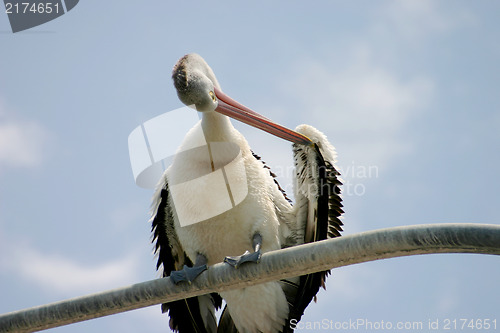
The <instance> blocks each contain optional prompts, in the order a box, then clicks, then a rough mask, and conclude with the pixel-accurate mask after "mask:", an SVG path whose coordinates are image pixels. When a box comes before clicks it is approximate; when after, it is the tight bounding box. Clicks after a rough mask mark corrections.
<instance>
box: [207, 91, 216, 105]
mask: <svg viewBox="0 0 500 333" xmlns="http://www.w3.org/2000/svg"><path fill="white" fill-rule="evenodd" d="M208 94H209V95H210V97H212V101H214V103H215V102H217V97H216V96H215V93H214V92H213V91H210V92H209V93H208Z"/></svg>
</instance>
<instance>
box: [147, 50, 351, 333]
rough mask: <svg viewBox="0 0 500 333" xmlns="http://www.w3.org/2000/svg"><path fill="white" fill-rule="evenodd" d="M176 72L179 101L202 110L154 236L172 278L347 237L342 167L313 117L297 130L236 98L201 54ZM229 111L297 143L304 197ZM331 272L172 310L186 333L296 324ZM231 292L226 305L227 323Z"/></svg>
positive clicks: (170, 173)
mask: <svg viewBox="0 0 500 333" xmlns="http://www.w3.org/2000/svg"><path fill="white" fill-rule="evenodd" d="M172 79H173V81H174V86H175V89H176V90H177V95H178V97H179V99H180V100H181V101H182V102H183V103H184V104H186V105H188V106H191V107H194V108H195V109H196V110H197V111H199V112H201V113H202V117H201V120H200V121H199V122H198V123H197V124H196V125H195V126H194V127H193V128H192V129H191V130H190V131H189V132H188V133H187V135H186V136H185V138H184V140H183V142H182V144H181V145H180V147H179V149H178V152H177V154H176V156H175V158H174V160H173V162H172V164H171V165H170V166H169V167H168V169H167V170H166V171H165V173H164V174H163V176H162V177H161V179H160V181H159V183H158V185H157V188H156V191H155V194H154V196H153V203H152V213H151V216H152V217H151V222H152V233H153V242H154V243H155V245H154V249H155V254H156V255H157V256H158V262H157V269H158V270H160V272H161V271H162V274H163V276H164V277H166V276H170V277H171V279H172V280H173V281H174V282H175V283H190V282H191V281H193V280H194V279H196V277H197V276H198V275H199V274H201V273H202V272H203V271H204V270H206V269H207V267H210V266H211V265H213V264H215V263H219V262H222V261H224V262H226V263H227V264H228V265H231V266H233V267H234V268H235V269H237V268H238V267H240V265H248V264H250V263H253V264H258V262H259V260H260V257H261V255H262V253H265V252H268V251H273V250H279V249H283V248H286V247H290V246H295V245H299V244H303V243H308V242H314V241H318V240H322V239H326V238H331V237H337V236H340V231H342V228H341V226H342V222H341V221H340V220H339V217H340V215H341V214H342V213H343V211H342V200H341V197H340V188H339V186H340V185H341V181H340V179H339V176H340V174H339V172H338V171H337V170H336V168H335V164H334V163H335V159H336V153H335V150H334V148H333V146H332V145H331V144H330V143H329V142H328V140H327V138H326V136H325V135H324V134H323V133H321V132H319V131H318V130H316V129H315V128H313V127H312V126H309V125H300V126H298V127H297V128H296V129H295V131H293V130H290V129H287V128H285V127H283V126H281V125H278V124H276V123H274V122H273V121H271V120H269V119H268V118H266V117H264V116H262V115H260V114H258V113H256V112H254V111H252V110H251V109H249V108H247V107H245V106H244V105H242V104H240V103H238V102H236V101H235V100H233V99H232V98H230V97H229V96H227V95H226V94H225V93H223V92H222V89H221V87H220V85H219V83H218V81H217V79H216V77H215V75H214V72H213V71H212V69H211V68H210V67H209V66H208V64H207V63H206V62H205V60H204V59H203V58H202V57H201V56H199V55H197V54H188V55H185V56H184V57H182V58H181V59H179V61H178V62H177V63H176V65H175V66H174V68H173V73H172ZM229 117H231V118H234V119H236V120H239V121H242V122H244V123H246V124H249V125H251V126H254V127H256V128H259V129H261V130H263V131H266V132H268V133H270V134H273V135H275V136H277V137H279V138H282V139H285V140H288V141H290V142H292V150H293V157H294V162H295V179H294V194H295V204H294V205H292V204H291V202H290V200H289V199H288V198H287V197H286V195H285V193H284V191H283V190H282V189H281V187H280V186H279V184H278V182H277V181H276V179H275V175H274V174H273V173H272V172H270V169H269V168H268V167H267V166H266V165H265V163H264V162H263V161H262V160H261V159H260V157H259V156H257V155H256V154H254V153H253V151H252V150H251V149H250V147H249V145H248V143H247V141H246V140H245V138H244V137H243V135H242V134H240V133H239V132H238V131H237V130H236V129H235V128H234V127H233V126H232V124H231V122H230V119H229ZM228 198H229V199H228ZM224 202H225V203H224ZM328 273H329V271H326V272H318V273H314V274H309V275H304V276H299V277H296V278H293V279H287V280H281V281H277V282H268V283H263V284H258V285H255V286H251V287H247V288H244V289H239V290H233V291H225V292H221V293H220V295H219V294H215V293H214V294H210V295H204V296H199V297H193V298H189V299H185V300H180V301H175V302H172V303H167V304H163V305H162V311H163V312H167V311H168V312H169V316H170V327H171V329H172V330H174V331H178V332H181V333H183V332H240V333H246V332H248V333H254V332H265V333H270V332H291V331H293V329H292V328H291V327H290V326H291V325H290V322H291V320H294V321H293V322H295V323H296V322H298V321H299V320H300V318H301V316H302V314H303V313H304V310H305V308H306V307H307V306H308V304H309V303H310V302H311V300H313V299H314V300H315V299H316V293H317V292H318V290H319V288H320V287H324V282H325V279H326V276H327V274H328ZM297 274H298V275H300V271H298V272H297ZM222 299H224V300H225V302H226V307H225V308H224V311H223V312H222V315H221V318H220V320H219V322H218V323H217V320H216V317H215V310H216V309H219V308H220V307H221V306H222Z"/></svg>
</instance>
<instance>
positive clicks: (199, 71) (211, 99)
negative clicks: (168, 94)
mask: <svg viewBox="0 0 500 333" xmlns="http://www.w3.org/2000/svg"><path fill="white" fill-rule="evenodd" d="M172 79H173V80H174V86H175V89H176V90H177V96H179V99H180V100H181V102H182V103H184V104H186V105H188V106H190V105H194V106H195V107H196V110H198V111H200V112H213V111H215V112H219V113H222V114H224V115H226V116H229V117H231V118H234V119H236V120H239V121H241V122H244V123H246V124H248V125H251V126H253V127H257V128H260V129H261V130H263V131H266V132H268V133H271V134H273V135H276V136H278V137H280V138H282V139H285V140H288V141H291V142H294V143H300V144H305V145H313V142H312V141H311V140H310V139H309V138H308V137H306V136H304V135H302V134H300V133H297V132H295V131H293V130H291V129H288V128H286V127H283V126H281V125H278V124H277V123H275V122H273V121H271V120H270V119H268V118H266V117H264V116H262V115H260V114H258V113H257V112H255V111H252V110H251V109H249V108H247V107H246V106H244V105H242V104H240V103H238V102H236V101H235V100H234V99H232V98H231V97H229V96H227V95H226V94H224V93H223V92H222V90H221V89H220V86H219V82H217V79H216V78H215V74H214V72H213V71H212V69H211V68H210V66H208V64H207V63H206V62H205V60H203V58H202V57H201V56H199V55H198V54H195V53H191V54H187V55H185V56H184V57H182V58H180V59H179V61H177V63H176V64H175V66H174V69H173V72H172Z"/></svg>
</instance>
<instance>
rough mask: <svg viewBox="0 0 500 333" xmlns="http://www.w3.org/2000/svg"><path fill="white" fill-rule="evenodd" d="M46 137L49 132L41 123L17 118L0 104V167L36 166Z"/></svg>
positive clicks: (40, 158) (39, 160)
mask: <svg viewBox="0 0 500 333" xmlns="http://www.w3.org/2000/svg"><path fill="white" fill-rule="evenodd" d="M48 139H49V133H48V131H47V130H46V129H44V128H43V127H42V126H41V125H39V124H37V123H36V122H34V121H31V120H22V119H17V118H16V117H13V116H12V115H11V114H9V113H7V112H5V110H4V108H2V105H0V169H1V168H2V167H36V166H38V165H39V164H40V163H41V161H42V160H43V153H44V148H45V146H46V143H47V141H48Z"/></svg>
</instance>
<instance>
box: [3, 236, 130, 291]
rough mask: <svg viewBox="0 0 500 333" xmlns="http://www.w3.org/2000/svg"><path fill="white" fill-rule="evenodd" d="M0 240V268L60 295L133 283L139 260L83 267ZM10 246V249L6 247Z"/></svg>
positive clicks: (27, 245)
mask: <svg viewBox="0 0 500 333" xmlns="http://www.w3.org/2000/svg"><path fill="white" fill-rule="evenodd" d="M20 243H22V245H20V244H18V243H16V245H15V246H14V245H12V243H11V242H9V241H6V239H3V240H2V244H1V246H0V249H1V252H2V253H10V255H9V256H2V257H1V259H2V260H1V261H0V268H1V269H2V270H5V271H9V272H11V273H13V274H14V275H15V276H18V277H19V278H22V279H24V280H26V281H29V282H30V283H31V284H34V285H38V286H39V287H41V288H43V289H45V290H47V291H50V292H51V293H58V294H60V295H67V294H84V293H89V292H96V291H102V290H104V289H109V288H116V287H118V286H121V285H124V284H130V283H131V282H133V281H136V280H137V276H136V274H137V273H136V272H137V271H139V269H138V265H139V258H138V256H136V255H133V254H132V255H128V256H126V257H123V258H119V259H116V260H114V261H111V262H107V263H100V264H96V265H84V264H81V263H79V262H77V261H76V260H74V259H72V258H70V257H67V256H64V255H62V254H50V253H44V252H43V251H40V250H38V249H35V248H33V247H32V246H31V245H29V244H28V243H27V242H20ZM9 244H10V245H9Z"/></svg>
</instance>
